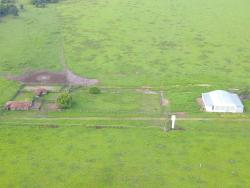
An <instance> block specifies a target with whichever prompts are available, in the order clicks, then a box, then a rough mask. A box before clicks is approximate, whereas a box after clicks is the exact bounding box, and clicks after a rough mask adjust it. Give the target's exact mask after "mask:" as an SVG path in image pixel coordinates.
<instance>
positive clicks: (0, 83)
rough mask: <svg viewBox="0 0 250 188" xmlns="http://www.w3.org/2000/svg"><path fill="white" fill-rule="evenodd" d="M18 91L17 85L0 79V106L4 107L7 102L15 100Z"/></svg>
mask: <svg viewBox="0 0 250 188" xmlns="http://www.w3.org/2000/svg"><path fill="white" fill-rule="evenodd" d="M18 89H19V86H18V84H17V83H15V82H12V81H7V80H5V79H2V78H0V93H1V97H0V106H3V105H4V104H5V103H6V101H9V100H10V99H11V98H13V97H14V95H15V93H16V92H17V91H18Z"/></svg>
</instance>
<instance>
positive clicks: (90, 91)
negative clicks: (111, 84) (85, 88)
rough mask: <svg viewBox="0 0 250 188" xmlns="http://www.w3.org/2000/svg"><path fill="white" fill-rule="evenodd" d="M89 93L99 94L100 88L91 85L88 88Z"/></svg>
mask: <svg viewBox="0 0 250 188" xmlns="http://www.w3.org/2000/svg"><path fill="white" fill-rule="evenodd" d="M89 93H91V94H95V95H96V94H100V93H101V90H100V89H99V88H98V87H92V88H90V89H89Z"/></svg>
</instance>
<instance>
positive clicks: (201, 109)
mask: <svg viewBox="0 0 250 188" xmlns="http://www.w3.org/2000/svg"><path fill="white" fill-rule="evenodd" d="M196 102H197V104H198V105H199V106H200V111H204V103H203V101H202V98H201V97H199V98H197V99H196Z"/></svg>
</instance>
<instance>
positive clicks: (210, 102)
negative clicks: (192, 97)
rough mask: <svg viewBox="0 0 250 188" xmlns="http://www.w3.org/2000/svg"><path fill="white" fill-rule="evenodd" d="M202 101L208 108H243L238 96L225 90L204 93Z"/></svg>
mask: <svg viewBox="0 0 250 188" xmlns="http://www.w3.org/2000/svg"><path fill="white" fill-rule="evenodd" d="M202 99H203V102H204V103H205V105H207V106H237V107H243V104H242V102H241V100H240V98H239V96H238V95H237V94H234V93H229V92H227V91H223V90H216V91H211V92H209V93H203V94H202Z"/></svg>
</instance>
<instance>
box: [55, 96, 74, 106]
mask: <svg viewBox="0 0 250 188" xmlns="http://www.w3.org/2000/svg"><path fill="white" fill-rule="evenodd" d="M57 104H58V105H59V106H60V108H63V109H66V108H70V107H71V106H72V96H71V95H70V94H69V93H62V94H60V95H59V96H58V98H57Z"/></svg>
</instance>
